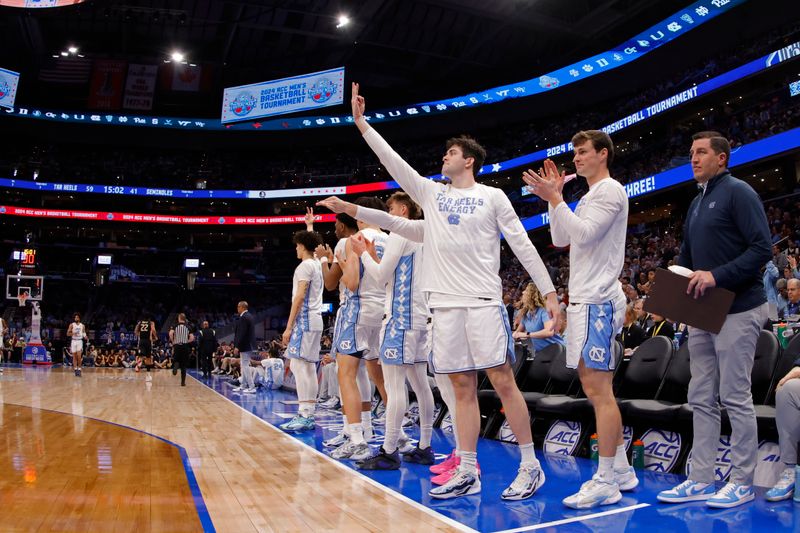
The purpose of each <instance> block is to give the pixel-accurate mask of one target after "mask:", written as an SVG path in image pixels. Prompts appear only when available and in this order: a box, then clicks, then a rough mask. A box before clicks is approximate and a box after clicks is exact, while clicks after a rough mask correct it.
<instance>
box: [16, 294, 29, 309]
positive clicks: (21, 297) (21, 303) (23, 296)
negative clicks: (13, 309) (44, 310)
mask: <svg viewBox="0 0 800 533" xmlns="http://www.w3.org/2000/svg"><path fill="white" fill-rule="evenodd" d="M17 301H18V302H19V306H20V307H25V302H27V301H28V293H27V292H23V293H20V294H18V295H17Z"/></svg>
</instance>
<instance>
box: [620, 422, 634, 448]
mask: <svg viewBox="0 0 800 533" xmlns="http://www.w3.org/2000/svg"><path fill="white" fill-rule="evenodd" d="M622 440H623V442H624V443H625V451H626V452H627V451H628V450H630V449H631V443H632V442H633V427H631V426H622Z"/></svg>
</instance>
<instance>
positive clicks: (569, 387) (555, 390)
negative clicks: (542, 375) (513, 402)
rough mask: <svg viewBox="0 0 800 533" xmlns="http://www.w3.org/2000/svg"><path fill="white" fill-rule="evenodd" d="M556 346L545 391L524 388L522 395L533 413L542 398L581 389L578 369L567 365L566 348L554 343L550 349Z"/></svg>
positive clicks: (568, 393) (572, 392) (567, 393)
mask: <svg viewBox="0 0 800 533" xmlns="http://www.w3.org/2000/svg"><path fill="white" fill-rule="evenodd" d="M555 347H557V350H558V353H557V354H556V356H555V358H554V359H553V362H552V363H551V364H550V373H549V375H548V379H547V386H546V387H545V389H544V390H543V391H538V390H531V389H529V388H527V387H525V388H523V389H522V397H523V398H525V403H526V404H528V411H529V412H530V413H531V414H533V413H534V412H535V410H536V404H537V402H538V401H539V400H541V399H542V398H545V397H549V396H567V395H570V394H573V395H574V394H575V393H576V392H577V391H578V390H579V387H578V386H576V384H578V380H577V378H578V371H577V370H576V369H574V368H569V367H567V350H566V348H565V347H564V346H562V345H560V344H554V345H552V346H550V347H548V349H551V350H554V349H556V348H555Z"/></svg>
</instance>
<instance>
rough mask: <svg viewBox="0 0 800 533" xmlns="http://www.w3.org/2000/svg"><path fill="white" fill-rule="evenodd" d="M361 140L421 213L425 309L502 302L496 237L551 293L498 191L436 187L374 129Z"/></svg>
mask: <svg viewBox="0 0 800 533" xmlns="http://www.w3.org/2000/svg"><path fill="white" fill-rule="evenodd" d="M364 140H365V141H366V142H367V144H369V146H370V148H372V150H373V151H374V152H375V154H376V155H377V156H378V158H379V159H380V161H381V163H382V164H383V166H384V167H386V169H387V170H388V171H389V174H391V175H392V177H393V178H394V179H395V180H396V181H397V182H398V183H399V184H400V186H401V187H402V188H403V190H404V191H405V192H407V193H408V194H409V196H411V198H413V199H414V200H415V201H416V202H417V203H418V204H420V206H421V207H422V209H423V210H424V211H425V220H424V227H425V230H424V232H425V236H424V247H423V256H424V259H423V271H422V290H423V291H425V292H426V293H428V294H429V305H430V307H451V306H453V307H464V306H472V305H487V304H492V305H493V304H495V303H499V302H501V301H502V291H503V288H502V282H501V280H500V276H499V272H500V235H501V234H502V235H504V236H505V238H506V241H507V242H508V243H509V245H510V246H511V249H512V250H513V251H514V253H515V254H516V256H517V258H519V260H520V263H521V264H522V265H523V266H524V267H525V269H526V270H527V271H528V273H529V274H530V275H531V278H532V279H533V281H534V283H536V286H537V287H538V288H539V290H540V291H541V292H542V294H547V293H550V292H553V291H554V290H555V289H554V288H553V283H552V281H551V280H550V276H549V275H548V273H547V269H546V268H545V266H544V264H543V263H542V260H541V257H539V253H538V252H537V251H536V248H534V246H533V244H532V243H531V241H530V239H529V238H528V235H527V233H526V232H525V228H523V227H522V223H521V222H520V220H519V217H517V214H516V213H515V212H514V209H513V207H512V206H511V202H510V201H509V200H508V197H507V196H506V195H505V193H504V192H503V191H502V190H500V189H497V188H495V187H488V186H486V185H482V184H475V185H473V186H472V187H468V188H461V189H459V188H455V187H453V186H452V185H444V184H441V183H435V182H433V181H431V180H429V179H426V178H424V177H422V176H421V175H420V174H419V173H417V172H416V171H415V170H414V169H413V168H411V166H410V165H409V164H408V163H406V162H405V161H404V160H403V159H402V158H401V157H400V156H399V155H398V154H397V153H396V152H395V151H394V150H392V148H391V147H390V146H389V145H388V143H386V141H385V140H384V139H383V138H382V137H381V136H380V135H379V134H378V133H377V132H376V131H375V130H374V129H372V128H370V129H368V130H367V132H366V133H364ZM411 222H413V221H411Z"/></svg>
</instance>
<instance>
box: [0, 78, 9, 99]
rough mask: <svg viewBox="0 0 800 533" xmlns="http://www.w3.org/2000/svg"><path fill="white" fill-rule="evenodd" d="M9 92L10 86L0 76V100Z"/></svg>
mask: <svg viewBox="0 0 800 533" xmlns="http://www.w3.org/2000/svg"><path fill="white" fill-rule="evenodd" d="M10 92H11V87H9V85H8V82H7V81H6V80H5V79H4V78H0V100H2V99H3V98H5V97H6V96H8V93H10Z"/></svg>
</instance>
